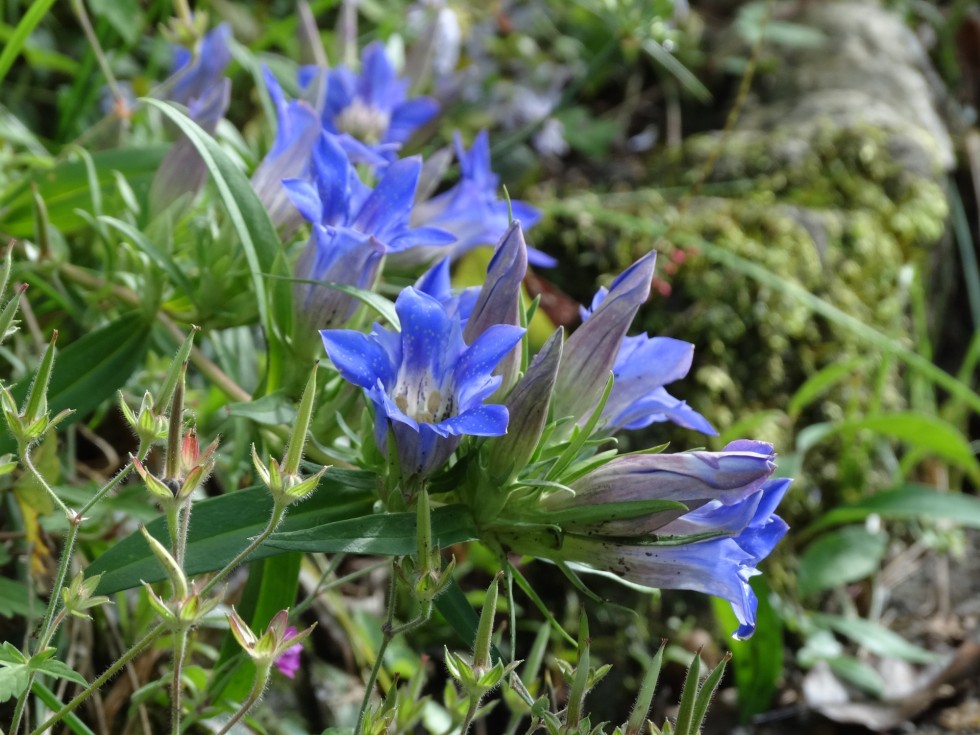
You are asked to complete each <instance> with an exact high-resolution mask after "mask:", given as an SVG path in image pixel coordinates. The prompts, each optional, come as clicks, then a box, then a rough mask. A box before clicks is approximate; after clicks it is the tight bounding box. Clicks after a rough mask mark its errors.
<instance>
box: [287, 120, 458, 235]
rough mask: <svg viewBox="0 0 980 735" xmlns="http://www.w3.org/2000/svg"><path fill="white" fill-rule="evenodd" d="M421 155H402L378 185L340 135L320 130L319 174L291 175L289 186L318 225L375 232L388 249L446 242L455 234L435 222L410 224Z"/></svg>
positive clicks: (305, 213) (315, 166) (299, 205)
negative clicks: (367, 179) (366, 177)
mask: <svg viewBox="0 0 980 735" xmlns="http://www.w3.org/2000/svg"><path fill="white" fill-rule="evenodd" d="M421 168H422V162H421V160H420V159H419V158H418V157H417V156H415V157H412V158H405V159H402V160H400V161H396V162H395V163H393V164H391V165H390V166H388V168H386V169H385V170H384V173H383V174H382V176H381V180H380V181H379V182H378V185H377V186H376V187H375V188H374V189H373V190H372V189H370V188H369V187H367V186H366V185H365V184H363V183H361V180H360V179H359V178H358V176H357V172H356V170H355V169H354V167H353V166H352V165H351V163H350V161H349V160H348V158H347V156H346V154H345V153H344V151H343V149H342V148H341V147H340V145H339V143H338V141H337V140H336V137H335V136H332V135H330V134H328V133H322V134H321V135H320V139H319V142H318V144H317V147H316V150H315V151H314V155H313V172H312V174H313V180H312V181H306V180H304V179H286V180H285V181H283V186H284V187H285V189H286V191H287V192H288V194H289V197H290V199H291V200H292V202H293V204H294V205H295V206H296V209H297V210H299V212H300V214H302V216H303V217H304V218H305V219H307V220H308V221H309V222H311V223H313V225H314V226H321V227H326V228H327V229H328V231H336V232H345V233H347V234H349V235H350V236H351V237H354V238H361V239H366V238H367V237H373V238H375V239H376V240H377V241H378V242H379V243H381V245H382V246H383V247H384V250H385V252H387V253H390V252H400V251H402V250H407V249H409V248H413V247H418V246H445V245H448V244H449V243H451V242H453V241H454V239H455V238H454V237H453V235H451V234H450V233H448V232H445V231H444V230H439V229H437V228H435V227H415V228H411V227H409V224H408V220H409V216H410V215H411V212H412V205H413V203H414V200H415V188H416V186H417V185H418V179H419V172H420V171H421Z"/></svg>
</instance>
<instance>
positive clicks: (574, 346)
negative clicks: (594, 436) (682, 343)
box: [552, 253, 657, 422]
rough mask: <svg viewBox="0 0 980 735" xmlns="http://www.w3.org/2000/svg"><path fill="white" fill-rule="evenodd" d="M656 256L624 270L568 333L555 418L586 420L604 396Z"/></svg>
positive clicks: (557, 386)
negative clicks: (587, 316) (602, 296)
mask: <svg viewBox="0 0 980 735" xmlns="http://www.w3.org/2000/svg"><path fill="white" fill-rule="evenodd" d="M656 256H657V254H656V253H649V254H647V255H645V256H643V257H642V258H640V259H639V260H638V261H636V262H635V263H634V264H633V265H631V266H630V267H629V268H627V269H626V270H625V271H623V272H622V273H621V274H620V275H619V276H618V277H617V278H616V280H614V281H613V282H612V285H611V286H610V288H609V292H608V294H607V295H605V297H604V298H602V299H601V300H600V303H598V304H597V305H596V307H595V309H594V310H593V312H592V315H591V316H590V317H589V318H588V319H586V320H585V321H584V322H583V323H582V325H581V326H580V327H579V328H578V329H576V330H575V331H574V332H573V333H572V336H571V337H569V338H568V341H567V343H566V345H565V350H564V354H563V356H562V361H561V366H560V367H559V370H558V379H557V381H556V383H555V398H554V402H553V404H552V409H553V413H554V416H555V418H563V417H568V416H570V417H572V418H573V419H574V420H575V421H576V422H577V421H580V420H582V419H584V418H585V417H586V416H587V415H588V412H590V411H591V410H592V409H593V407H594V406H595V405H596V403H597V402H598V401H599V398H600V396H601V395H602V391H603V389H604V388H605V386H606V383H607V382H608V380H609V373H610V371H612V370H613V367H614V366H615V364H616V358H617V357H618V356H619V350H620V347H621V346H622V344H623V339H624V338H625V337H626V332H627V330H629V328H630V324H632V323H633V317H635V316H636V312H637V311H638V310H639V308H640V306H641V305H642V304H643V302H644V301H646V300H647V296H649V295H650V283H651V281H652V279H653V266H654V263H655V262H656Z"/></svg>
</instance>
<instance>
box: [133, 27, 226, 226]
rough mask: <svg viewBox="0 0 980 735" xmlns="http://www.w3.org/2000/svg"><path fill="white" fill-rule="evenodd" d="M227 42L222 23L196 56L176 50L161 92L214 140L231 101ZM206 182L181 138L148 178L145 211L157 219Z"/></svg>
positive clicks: (191, 149)
mask: <svg viewBox="0 0 980 735" xmlns="http://www.w3.org/2000/svg"><path fill="white" fill-rule="evenodd" d="M230 39H231V28H230V27H229V26H228V25H227V24H226V23H222V24H221V25H219V26H218V27H217V28H215V29H214V30H212V31H210V32H209V33H207V34H205V36H204V38H202V39H201V42H200V44H199V46H198V49H197V53H196V54H192V53H191V52H190V51H188V50H187V49H186V48H183V47H182V46H177V47H175V49H174V63H173V67H172V69H171V77H170V79H168V80H167V82H165V83H164V87H163V88H164V89H165V90H167V91H166V94H167V98H168V99H170V100H173V101H174V102H179V103H180V104H182V105H185V106H186V107H187V109H188V113H189V115H190V118H191V119H192V120H193V121H194V122H196V123H197V124H198V125H200V126H201V128H203V129H204V130H205V132H207V133H208V134H210V135H214V131H215V130H216V129H217V127H218V123H219V122H220V121H221V118H222V117H224V114H225V112H227V110H228V103H229V101H230V100H231V80H229V79H226V78H225V69H226V68H227V67H228V64H229V63H230V62H231V52H230V51H229V50H228V41H229V40H230ZM206 179H207V167H206V165H205V163H204V161H203V160H202V159H201V155H200V154H199V153H198V152H197V149H196V148H195V147H194V146H193V145H192V144H191V142H190V141H189V140H188V139H187V137H186V136H185V135H183V134H180V135H179V136H178V137H177V140H176V141H175V142H174V145H173V146H172V147H171V149H170V151H168V153H167V156H166V157H165V158H164V159H163V161H161V162H160V167H159V168H158V169H157V173H156V175H155V176H154V177H153V182H152V184H151V186H150V196H149V201H150V211H151V212H152V213H154V214H156V213H157V212H160V211H161V210H163V209H165V208H166V207H168V206H169V205H170V204H172V203H173V202H174V201H175V200H176V199H177V198H178V197H179V196H180V195H182V194H187V193H190V194H195V193H197V192H198V191H199V190H200V189H201V187H202V186H204V181H205V180H206Z"/></svg>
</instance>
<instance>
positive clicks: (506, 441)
mask: <svg viewBox="0 0 980 735" xmlns="http://www.w3.org/2000/svg"><path fill="white" fill-rule="evenodd" d="M561 356H562V330H561V329H558V330H557V331H556V332H555V333H554V334H552V335H551V337H550V338H549V339H548V341H547V342H545V344H544V347H542V348H541V351H540V352H539V353H538V354H537V355H536V356H535V358H534V360H532V361H531V365H530V366H529V367H528V370H527V372H526V373H525V374H524V377H523V378H521V380H520V382H519V383H518V384H517V386H515V388H514V390H513V391H511V393H510V395H509V396H508V397H507V401H506V402H505V404H504V405H505V406H507V411H508V413H509V415H510V424H509V426H508V427H507V433H506V434H504V435H503V436H500V437H496V438H495V439H492V440H490V441H489V442H488V445H489V447H490V454H489V470H490V478H491V480H492V482H493V483H494V484H495V485H497V486H498V487H504V486H506V485H507V484H509V483H510V481H511V480H512V479H513V478H514V477H515V476H516V475H517V474H518V473H519V472H520V471H521V470H522V469H524V468H525V467H526V466H527V463H528V461H530V459H531V457H532V456H534V452H535V450H536V449H537V446H538V440H539V439H540V438H541V434H542V433H543V432H544V428H545V425H546V424H547V422H548V408H549V406H550V405H551V396H552V393H553V389H554V386H555V379H556V377H557V375H558V368H559V365H560V363H561Z"/></svg>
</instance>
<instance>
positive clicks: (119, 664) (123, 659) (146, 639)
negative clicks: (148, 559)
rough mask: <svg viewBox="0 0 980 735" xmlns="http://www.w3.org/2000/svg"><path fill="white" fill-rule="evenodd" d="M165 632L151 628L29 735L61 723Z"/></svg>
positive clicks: (159, 627)
mask: <svg viewBox="0 0 980 735" xmlns="http://www.w3.org/2000/svg"><path fill="white" fill-rule="evenodd" d="M166 631H167V626H166V625H165V624H164V623H157V624H156V625H155V626H154V627H153V628H151V629H150V631H149V632H148V633H147V634H146V635H145V636H143V637H142V638H140V639H139V640H138V641H137V642H136V643H134V644H133V646H132V647H131V648H130V649H129V650H128V651H126V653H124V654H123V655H122V656H120V657H119V659H117V660H116V662H115V663H114V664H112V666H110V667H109V668H108V669H106V670H105V673H103V674H102V676H100V677H99V678H98V679H96V680H95V681H93V682H92V683H91V684H89V685H88V687H86V688H85V689H84V690H83V691H82V692H81V693H79V694H78V695H77V696H76V697H75V698H74V699H72V700H71V701H70V702H69V703H68V704H66V705H65V706H64V707H62V708H61V709H60V710H58V711H57V712H55V713H54V714H53V715H51V717H50V718H48V720H47V721H46V722H45V723H44V724H42V725H41V726H40V727H37V728H35V729H34V730H32V731H31V735H41V733H43V732H45V731H46V730H49V729H51V728H52V727H54V726H55V725H57V724H58V723H59V722H61V720H62V719H64V717H65V716H66V715H67V714H68V713H69V712H71V711H72V710H74V709H75V708H76V707H78V705H80V704H81V703H82V702H84V701H85V700H86V699H88V698H89V697H91V696H92V695H93V694H94V693H95V692H97V691H98V690H99V689H100V688H102V685H103V684H105V683H106V682H107V681H109V679H111V678H112V677H113V676H115V675H116V674H117V673H119V671H120V669H122V668H123V667H124V666H126V664H128V663H129V662H130V661H132V660H133V659H134V658H136V657H137V656H138V655H139V654H140V653H142V652H143V650H144V649H146V647H147V646H149V645H150V644H151V643H153V641H155V640H156V639H157V638H159V637H160V636H161V635H162V634H163V633H165V632H166ZM13 733H14V731H13V730H11V733H10V735H13Z"/></svg>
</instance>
